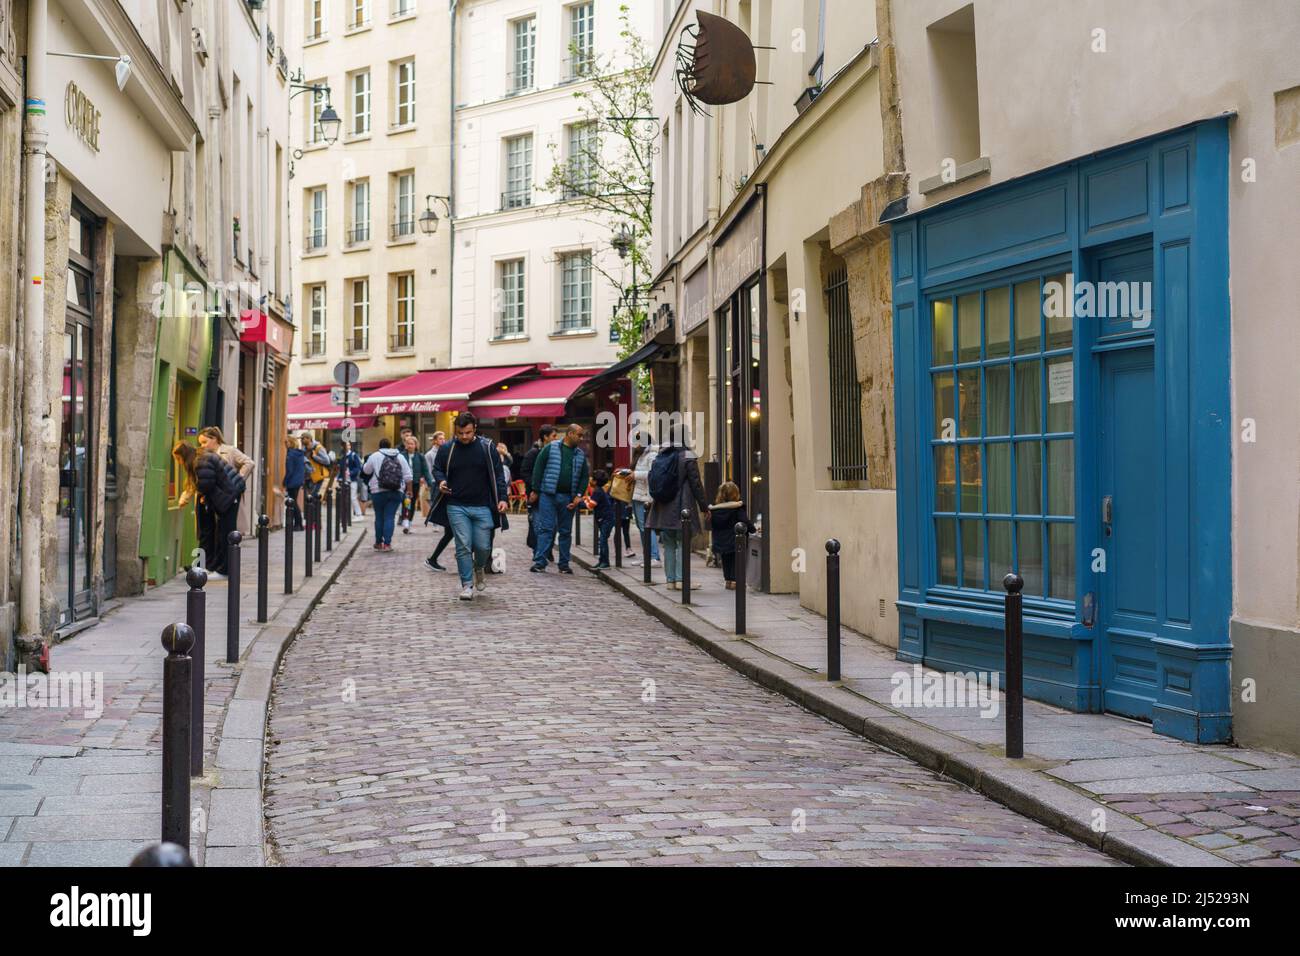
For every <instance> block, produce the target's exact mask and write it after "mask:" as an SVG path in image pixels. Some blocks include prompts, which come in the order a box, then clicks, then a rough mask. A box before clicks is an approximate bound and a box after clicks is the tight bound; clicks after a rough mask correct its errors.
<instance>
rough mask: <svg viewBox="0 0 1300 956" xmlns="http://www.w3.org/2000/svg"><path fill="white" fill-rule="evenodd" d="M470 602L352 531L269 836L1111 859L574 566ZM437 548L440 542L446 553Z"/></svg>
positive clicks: (469, 858)
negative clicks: (772, 685)
mask: <svg viewBox="0 0 1300 956" xmlns="http://www.w3.org/2000/svg"><path fill="white" fill-rule="evenodd" d="M522 525H523V522H522V520H519V521H518V522H517V524H516V528H517V529H518V530H515V531H513V532H512V533H509V534H507V535H505V536H502V537H500V538H499V539H498V542H499V543H500V544H502V545H504V546H505V548H506V551H507V555H508V558H509V573H507V574H505V575H501V576H493V577H490V578H489V579H488V588H487V591H486V592H484V593H482V594H480V595H479V596H478V597H476V598H475V600H474V601H473V602H469V603H463V602H461V601H459V600H457V598H456V594H457V590H458V588H457V585H456V578H455V574H454V573H447V574H432V573H430V572H429V571H427V570H426V569H424V568H423V567H422V566H421V562H422V560H423V558H424V556H425V555H426V554H427V553H428V552H429V550H430V544H431V542H432V541H433V540H434V539H433V537H432V536H431V535H430V534H429V533H428V532H427V531H426V530H424V529H423V528H421V529H420V531H419V532H418V533H416V534H412V535H411V536H409V537H406V536H402V535H398V537H397V538H396V539H395V542H394V543H395V547H396V552H395V553H392V554H379V553H375V552H373V551H371V550H369V549H368V548H366V547H363V548H362V549H361V550H360V551H359V552H358V553H357V555H356V556H355V558H354V559H353V561H352V562H351V564H350V565H349V566H348V567H347V568H346V569H345V570H344V572H343V574H342V576H341V577H340V578H339V580H338V581H337V582H336V583H335V585H334V586H333V588H332V589H331V590H330V591H329V592H328V593H327V594H326V595H325V596H324V599H323V601H322V603H321V605H320V607H319V608H317V610H316V611H315V613H314V614H313V616H312V617H311V619H310V620H309V622H308V623H307V625H306V626H305V627H304V629H303V631H302V633H301V634H300V635H299V637H298V639H297V642H296V643H295V644H294V645H293V646H292V647H291V648H290V650H289V651H288V653H287V654H286V657H285V661H284V664H283V667H282V670H281V672H280V674H279V676H278V678H277V683H276V687H275V691H274V694H273V698H272V715H271V719H270V727H269V737H270V740H271V751H270V754H269V762H268V767H267V780H266V803H265V808H266V814H267V819H268V835H269V837H270V839H271V842H272V846H273V847H274V849H275V853H276V855H277V858H278V862H280V863H282V864H286V865H331V864H333V865H376V864H451V863H485V864H486V863H500V864H508V865H520V864H529V865H546V864H582V863H609V864H627V863H644V864H650V865H671V864H741V863H743V864H865V865H918V864H919V865H963V864H969V865H997V864H1051V865H1063V864H1064V865H1076V864H1077V865H1113V863H1114V861H1112V860H1110V859H1109V858H1107V857H1106V856H1104V855H1103V854H1101V853H1099V852H1097V851H1095V850H1092V849H1090V848H1088V847H1085V846H1083V845H1082V844H1079V843H1076V842H1075V841H1073V840H1071V839H1069V838H1067V837H1065V836H1062V835H1059V834H1057V833H1055V832H1053V831H1050V830H1048V829H1046V828H1045V827H1043V826H1040V825H1039V824H1037V823H1035V822H1033V821H1030V820H1028V819H1026V818H1023V817H1020V816H1019V815H1017V814H1015V813H1014V812H1012V811H1010V810H1008V809H1006V808H1004V807H1002V806H1000V805H998V804H996V803H994V802H992V801H990V800H988V799H986V798H985V797H983V796H980V795H978V794H976V793H973V792H971V791H968V790H966V789H965V788H963V787H961V786H959V785H957V784H955V783H952V782H950V781H947V780H944V779H941V778H939V777H938V776H936V775H935V774H933V773H931V772H930V771H928V770H925V769H923V768H922V767H920V766H918V765H916V764H914V763H912V762H911V761H909V760H907V759H905V758H903V757H901V756H898V755H896V754H893V753H890V752H888V751H884V750H882V749H880V748H878V747H876V746H874V745H873V744H870V743H868V742H867V741H865V740H863V739H861V738H859V737H857V736H855V735H853V734H851V733H849V732H848V731H846V730H844V729H842V728H840V727H838V726H836V725H834V724H831V723H829V722H828V721H825V720H823V719H821V718H820V717H817V716H815V715H813V714H811V713H808V712H806V711H804V710H803V709H801V708H800V707H798V706H796V705H794V704H792V703H790V702H789V701H787V700H786V699H785V698H783V697H781V696H778V695H777V694H775V693H772V692H769V691H767V690H765V689H763V688H760V687H758V686H757V685H755V684H753V683H751V682H750V681H748V680H747V679H745V678H744V677H742V676H740V675H739V674H736V673H735V672H733V671H732V670H730V669H729V668H727V667H726V666H724V665H723V664H721V663H719V662H717V661H715V660H713V659H712V658H711V657H709V656H708V655H706V654H705V653H704V652H703V651H701V650H699V649H697V648H695V647H694V646H692V645H690V644H688V643H687V642H686V641H685V640H683V639H682V638H680V637H678V636H677V635H675V634H673V633H672V632H671V631H669V630H668V629H667V628H666V627H665V626H664V625H662V624H660V623H659V622H658V621H656V620H654V619H653V618H651V617H650V616H648V615H646V614H645V613H644V612H642V611H641V610H640V609H638V608H637V607H635V606H634V605H633V604H632V603H631V602H630V601H628V600H627V599H625V598H623V597H622V596H620V595H618V594H616V593H615V592H614V591H612V590H610V589H609V588H608V587H607V586H605V585H604V584H602V583H600V582H599V581H596V580H594V579H592V578H590V577H589V576H587V575H586V574H584V573H583V572H582V571H578V572H577V573H576V574H575V575H573V576H572V577H569V576H562V575H559V574H556V573H555V572H554V568H552V570H551V572H550V573H548V574H545V575H535V574H529V573H527V570H526V569H527V560H526V556H525V553H524V550H523V547H522V538H523V533H522ZM450 557H451V554H450V552H448V554H447V556H446V557H445V558H444V561H445V563H448V565H449V566H454V562H452V561H451V560H450Z"/></svg>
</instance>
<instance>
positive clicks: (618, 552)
mask: <svg viewBox="0 0 1300 956" xmlns="http://www.w3.org/2000/svg"><path fill="white" fill-rule="evenodd" d="M622 566H623V502H621V501H616V502H614V567H616V568H621V567H622Z"/></svg>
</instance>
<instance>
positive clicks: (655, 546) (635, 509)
mask: <svg viewBox="0 0 1300 956" xmlns="http://www.w3.org/2000/svg"><path fill="white" fill-rule="evenodd" d="M649 510H650V506H649V505H648V504H646V503H645V502H644V501H634V502H632V517H633V518H635V519H636V527H637V530H638V531H644V530H645V516H646V512H648V511H649ZM641 558H642V560H645V561H653V560H657V559H658V558H659V536H658V535H657V534H655V533H654V532H653V531H651V532H650V553H649V554H643V555H641Z"/></svg>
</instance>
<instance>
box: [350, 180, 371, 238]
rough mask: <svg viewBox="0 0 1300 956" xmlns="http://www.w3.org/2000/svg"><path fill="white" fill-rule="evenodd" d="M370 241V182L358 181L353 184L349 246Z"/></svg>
mask: <svg viewBox="0 0 1300 956" xmlns="http://www.w3.org/2000/svg"><path fill="white" fill-rule="evenodd" d="M369 241H370V180H368V179H358V180H357V181H356V182H354V183H353V184H352V228H351V229H349V230H348V245H356V244H357V243H360V242H369Z"/></svg>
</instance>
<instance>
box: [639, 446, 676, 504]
mask: <svg viewBox="0 0 1300 956" xmlns="http://www.w3.org/2000/svg"><path fill="white" fill-rule="evenodd" d="M677 455H678V452H677V451H675V450H674V451H673V453H672V454H670V455H668V454H662V453H661V454H659V455H657V456H656V457H655V460H654V463H653V464H652V465H651V466H650V477H649V478H648V479H647V480H646V484H647V485H649V487H650V497H651V498H653V499H654V500H655V501H657V502H658V503H659V504H661V505H669V504H672V503H673V502H674V501H676V500H677V492H678V491H679V490H680V488H681V469H680V468H679V465H680V462H678V460H677Z"/></svg>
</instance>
